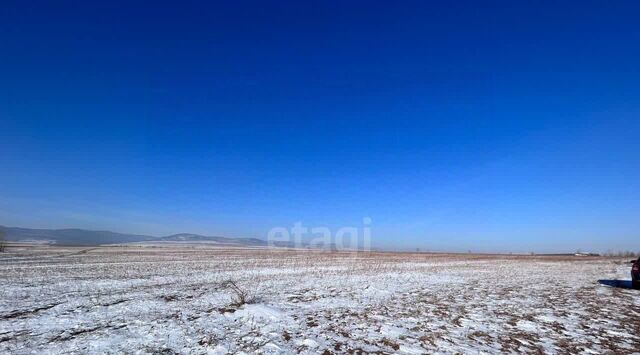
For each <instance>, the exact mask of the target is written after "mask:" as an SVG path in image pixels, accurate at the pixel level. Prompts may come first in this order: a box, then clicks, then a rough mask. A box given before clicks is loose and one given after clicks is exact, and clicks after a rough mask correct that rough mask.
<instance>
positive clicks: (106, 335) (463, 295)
mask: <svg viewBox="0 0 640 355" xmlns="http://www.w3.org/2000/svg"><path fill="white" fill-rule="evenodd" d="M629 269H630V267H629V264H625V263H623V262H622V261H621V260H611V259H601V258H579V257H566V258H551V257H538V258H536V257H525V256H519V257H515V256H514V257H508V256H502V257H499V256H481V255H435V254H408V253H406V254H405V253H372V254H365V253H360V254H351V253H328V252H317V251H314V252H312V251H285V250H279V251H270V250H260V249H253V250H252V249H215V248H188V247H175V248H172V247H155V248H151V247H147V248H143V247H111V248H96V249H91V250H83V249H80V248H75V249H74V248H66V249H64V248H54V247H46V246H39V247H33V248H23V249H21V250H16V249H10V250H9V253H5V254H1V255H0V300H1V302H0V353H3V354H4V353H12V354H23V353H38V354H47V353H83V354H87V353H162V354H171V353H181V354H182V353H185V354H186V353H193V354H201V353H227V352H232V353H238V352H246V353H255V352H258V353H299V352H302V353H325V354H328V353H343V352H347V353H362V352H367V353H368V352H381V353H413V354H417V353H434V352H440V353H479V352H486V353H504V352H510V353H516V352H518V353H520V352H545V353H567V352H570V353H594V354H600V353H611V352H615V353H633V352H640V291H638V290H631V289H627V288H625V287H624V286H627V284H628V283H625V282H619V283H617V282H615V281H602V283H600V282H598V281H599V280H616V279H620V280H628V279H629ZM227 280H232V281H234V282H235V283H236V285H238V287H240V288H241V289H243V290H246V291H248V293H249V296H250V297H249V298H250V301H251V303H250V304H245V305H241V306H238V305H234V304H233V303H234V302H235V301H237V296H236V295H235V293H234V292H233V290H232V289H231V288H230V287H228V286H226V285H225V284H224V282H225V281H227Z"/></svg>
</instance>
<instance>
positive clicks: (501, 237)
mask: <svg viewBox="0 0 640 355" xmlns="http://www.w3.org/2000/svg"><path fill="white" fill-rule="evenodd" d="M638 18H640V4H639V3H637V2H634V1H617V2H602V1H576V2H571V1H566V2H558V3H548V2H528V3H522V2H513V1H509V2H486V3H483V4H482V5H480V4H478V3H477V2H465V1H457V2H454V3H440V4H436V3H432V2H425V1H415V2H413V1H407V2H399V3H397V2H396V3H391V2H375V1H374V2H371V1H367V2H364V1H363V2H358V1H346V2H345V1H336V2H333V1H323V2H299V1H298V2H286V1H282V2H264V1H259V2H245V1H234V2H226V3H223V2H206V1H203V2H180V3H177V2H176V3H169V2H131V1H127V2H117V1H110V2H103V3H99V4H95V3H93V2H64V1H62V2H24V1H15V2H14V1H10V2H5V3H3V11H2V12H0V41H1V43H2V54H1V55H0V77H1V78H2V80H0V98H1V100H0V166H1V167H2V173H1V174H0V224H4V225H16V226H25V227H52V228H62V227H82V228H91V229H109V230H114V231H121V232H135V233H145V234H154V235H162V234H169V233H174V232H196V233H203V234H209V235H227V236H255V237H265V236H266V234H267V232H268V230H269V229H270V228H272V227H276V226H292V225H293V223H295V222H297V221H301V222H303V223H304V224H305V225H307V226H328V227H330V228H333V229H335V228H338V227H341V226H347V225H352V226H361V221H362V218H363V217H366V216H368V217H371V219H372V225H371V228H372V234H373V241H374V245H376V246H379V247H383V248H399V249H401V248H415V247H420V248H422V249H430V250H456V251H461V250H463V251H466V250H469V249H470V250H474V251H540V252H542V251H567V250H568V251H573V250H576V249H578V248H580V249H582V250H599V251H601V250H607V249H640V245H639V244H638V240H640V239H639V238H638V237H639V231H640V222H639V221H640V218H638V215H639V212H640V158H639V154H638V153H640V139H639V138H640V116H639V114H640V85H638V83H640V69H639V66H638V64H637V62H638V58H640V45H639V43H640V26H638V24H637V19H638Z"/></svg>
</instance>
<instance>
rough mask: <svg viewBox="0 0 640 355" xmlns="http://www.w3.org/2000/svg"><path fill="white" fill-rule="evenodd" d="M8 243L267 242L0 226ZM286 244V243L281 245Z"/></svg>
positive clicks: (176, 235)
mask: <svg viewBox="0 0 640 355" xmlns="http://www.w3.org/2000/svg"><path fill="white" fill-rule="evenodd" d="M0 231H2V232H4V234H5V239H6V240H7V241H9V242H35V243H49V244H57V245H102V244H121V243H140V242H151V243H153V242H160V243H163V242H164V243H169V242H175V243H206V244H224V245H238V246H266V245H267V241H266V240H262V239H257V238H228V237H218V236H205V235H199V234H189V233H180V234H173V235H168V236H165V237H153V236H148V235H140V234H124V233H115V232H110V231H92V230H86V229H32V228H18V227H5V226H0ZM281 246H287V245H281Z"/></svg>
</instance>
